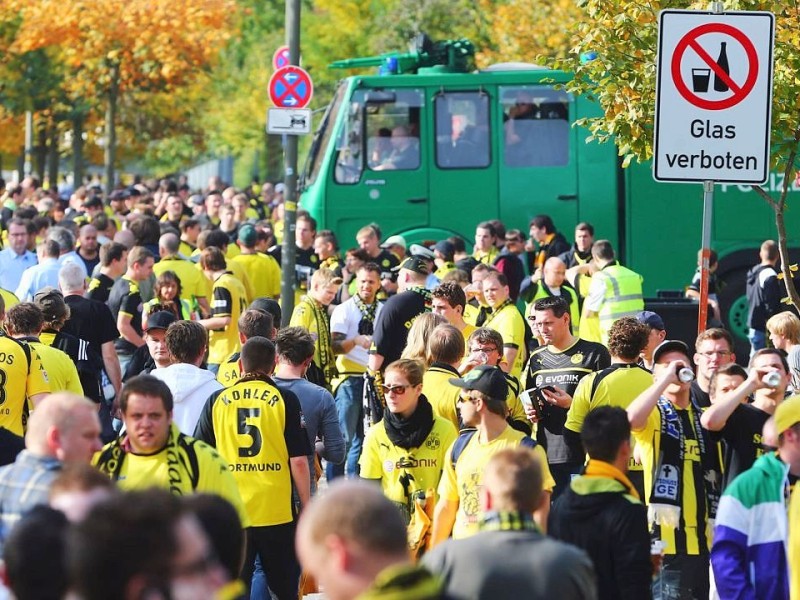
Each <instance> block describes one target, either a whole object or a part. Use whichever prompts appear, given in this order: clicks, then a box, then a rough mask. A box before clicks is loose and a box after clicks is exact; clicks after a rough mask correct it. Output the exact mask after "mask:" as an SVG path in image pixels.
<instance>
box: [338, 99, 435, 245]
mask: <svg viewBox="0 0 800 600" xmlns="http://www.w3.org/2000/svg"><path fill="white" fill-rule="evenodd" d="M347 110H348V113H347V115H346V117H345V119H344V123H343V127H342V128H341V130H340V132H339V137H338V141H337V156H336V161H335V164H334V166H333V184H332V185H331V186H330V189H329V192H328V193H327V194H326V202H325V204H326V213H327V223H328V224H329V225H330V226H331V228H333V229H334V231H337V232H341V233H342V234H343V235H346V236H348V237H352V236H354V235H355V232H356V231H357V230H358V229H359V228H360V227H362V226H363V225H366V224H367V223H371V222H377V223H378V224H379V225H380V226H381V229H382V231H383V234H384V237H385V236H387V235H390V234H391V233H392V232H396V231H400V230H403V229H409V228H413V227H425V226H427V224H428V167H427V165H428V163H429V161H430V157H429V156H428V153H429V150H428V149H427V145H426V144H424V143H420V140H425V139H427V136H428V135H429V133H428V131H427V125H426V119H425V107H424V96H423V93H422V91H421V90H418V89H403V88H394V89H392V88H383V89H379V90H375V89H372V90H370V89H358V90H355V91H354V92H353V96H352V98H351V101H350V103H349V106H348V108H347ZM341 243H342V245H343V247H345V248H346V247H349V246H350V245H352V244H353V243H354V239H342V240H341Z"/></svg>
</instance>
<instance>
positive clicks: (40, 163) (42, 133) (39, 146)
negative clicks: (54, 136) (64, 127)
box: [33, 118, 48, 182]
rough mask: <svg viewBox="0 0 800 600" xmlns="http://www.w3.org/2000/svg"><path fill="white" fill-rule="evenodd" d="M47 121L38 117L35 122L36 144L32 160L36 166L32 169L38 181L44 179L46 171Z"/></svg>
mask: <svg viewBox="0 0 800 600" xmlns="http://www.w3.org/2000/svg"><path fill="white" fill-rule="evenodd" d="M47 133H48V132H47V121H45V120H43V119H41V118H40V119H38V120H37V123H36V146H35V147H34V152H33V153H34V157H35V158H34V161H35V165H36V167H35V168H34V169H33V171H34V173H35V175H36V177H38V178H39V181H40V182H43V181H44V176H45V173H46V172H47Z"/></svg>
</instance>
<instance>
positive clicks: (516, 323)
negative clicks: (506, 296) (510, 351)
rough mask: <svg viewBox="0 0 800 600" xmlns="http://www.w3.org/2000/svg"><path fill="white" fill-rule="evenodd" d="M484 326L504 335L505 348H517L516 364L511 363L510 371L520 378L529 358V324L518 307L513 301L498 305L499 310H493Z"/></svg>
mask: <svg viewBox="0 0 800 600" xmlns="http://www.w3.org/2000/svg"><path fill="white" fill-rule="evenodd" d="M484 327H489V328H490V329H494V330H495V331H496V332H497V333H499V334H500V335H501V336H503V348H516V350H517V356H516V358H515V359H514V364H513V365H510V366H511V369H510V370H509V373H511V374H512V375H513V376H514V377H516V378H517V379H519V377H520V375H522V369H523V367H524V366H525V361H527V360H528V349H527V348H526V346H525V328H526V327H527V325H525V320H524V319H523V318H522V315H521V314H520V312H519V310H517V307H516V306H514V305H513V304H511V303H507V304H505V306H500V307H498V310H495V311H492V314H490V315H489V318H487V319H486V323H484Z"/></svg>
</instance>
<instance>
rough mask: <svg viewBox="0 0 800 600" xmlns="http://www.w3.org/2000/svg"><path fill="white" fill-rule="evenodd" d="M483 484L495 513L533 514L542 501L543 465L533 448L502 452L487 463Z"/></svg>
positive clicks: (510, 449) (518, 448)
mask: <svg viewBox="0 0 800 600" xmlns="http://www.w3.org/2000/svg"><path fill="white" fill-rule="evenodd" d="M483 485H484V486H485V487H486V490H487V491H488V492H489V494H491V496H492V501H493V505H494V506H495V510H500V511H510V512H516V511H519V512H524V513H528V514H531V513H533V511H535V510H536V509H537V508H538V507H539V503H540V501H541V499H542V466H541V464H540V463H539V459H538V457H537V456H536V454H535V453H534V452H533V450H531V449H530V448H525V447H522V446H520V447H517V448H508V449H506V450H501V451H500V452H498V453H497V454H495V455H494V456H492V458H491V459H490V460H489V462H488V463H487V464H486V469H485V471H484V474H483Z"/></svg>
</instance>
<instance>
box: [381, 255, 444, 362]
mask: <svg viewBox="0 0 800 600" xmlns="http://www.w3.org/2000/svg"><path fill="white" fill-rule="evenodd" d="M398 271H399V272H398V277H397V285H398V290H399V293H398V294H397V295H395V296H392V297H391V298H389V299H388V300H387V301H386V304H385V305H384V306H383V310H381V312H380V313H379V314H378V318H377V320H376V321H375V332H374V333H373V335H372V346H371V347H370V350H369V352H370V356H369V370H370V371H372V372H376V371H379V370H383V369H384V367H386V366H387V365H389V364H390V363H392V362H394V361H396V360H397V359H398V358H400V355H401V354H402V352H403V348H405V346H406V341H408V330H409V329H411V324H412V323H413V322H414V319H416V318H417V317H418V316H419V315H421V314H422V313H424V312H428V311H430V307H431V293H430V292H429V291H428V290H427V289H425V280H426V279H427V277H428V275H430V268H429V266H428V263H427V262H425V261H424V260H422V259H421V258H419V257H417V256H409V257H408V258H406V259H405V260H404V261H403V262H402V264H401V265H400V267H399V268H398Z"/></svg>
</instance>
